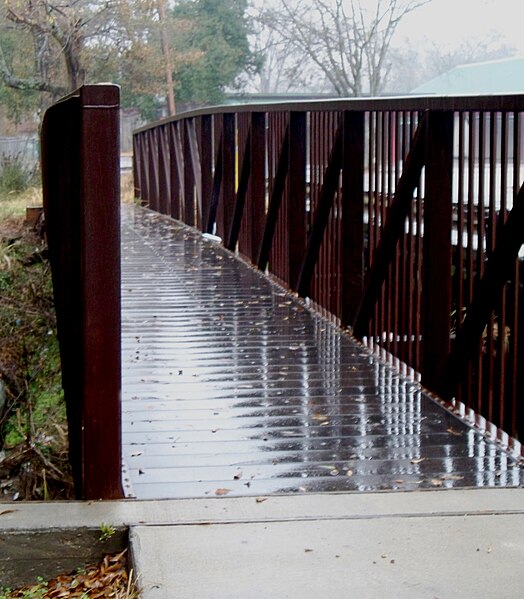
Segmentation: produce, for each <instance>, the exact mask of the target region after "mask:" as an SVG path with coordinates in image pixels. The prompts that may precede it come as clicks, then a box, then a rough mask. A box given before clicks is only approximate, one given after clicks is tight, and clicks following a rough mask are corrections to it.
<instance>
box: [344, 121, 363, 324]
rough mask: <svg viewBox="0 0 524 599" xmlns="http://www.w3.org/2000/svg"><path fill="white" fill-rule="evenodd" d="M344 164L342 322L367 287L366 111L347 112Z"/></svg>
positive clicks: (351, 315) (354, 309)
mask: <svg viewBox="0 0 524 599" xmlns="http://www.w3.org/2000/svg"><path fill="white" fill-rule="evenodd" d="M343 152H344V154H343V164H342V240H341V244H342V267H341V272H342V314H341V321H342V326H345V327H347V326H350V325H351V324H353V321H354V319H355V317H356V315H357V311H358V308H359V305H360V302H361V301H362V294H363V290H364V113H363V112H345V113H344V149H343Z"/></svg>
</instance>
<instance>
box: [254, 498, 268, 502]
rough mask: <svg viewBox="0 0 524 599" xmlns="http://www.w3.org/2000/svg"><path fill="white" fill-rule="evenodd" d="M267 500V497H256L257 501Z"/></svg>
mask: <svg viewBox="0 0 524 599" xmlns="http://www.w3.org/2000/svg"><path fill="white" fill-rule="evenodd" d="M267 500H268V498H267V497H257V498H256V502H257V503H264V501H267Z"/></svg>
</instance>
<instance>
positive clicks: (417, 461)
mask: <svg viewBox="0 0 524 599" xmlns="http://www.w3.org/2000/svg"><path fill="white" fill-rule="evenodd" d="M425 459H426V458H415V459H414V460H411V463H412V464H420V462H423V461H424V460H425Z"/></svg>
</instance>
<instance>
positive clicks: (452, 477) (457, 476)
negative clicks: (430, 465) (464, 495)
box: [440, 474, 464, 480]
mask: <svg viewBox="0 0 524 599" xmlns="http://www.w3.org/2000/svg"><path fill="white" fill-rule="evenodd" d="M440 478H441V479H442V480H463V479H464V477H463V476H460V474H443V475H442V476H441V477H440Z"/></svg>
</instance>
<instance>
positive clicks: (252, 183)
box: [249, 112, 266, 264]
mask: <svg viewBox="0 0 524 599" xmlns="http://www.w3.org/2000/svg"><path fill="white" fill-rule="evenodd" d="M265 177H266V115H265V114H264V113H263V112H253V113H252V115H251V178H250V180H249V202H250V204H251V218H252V222H251V250H250V258H251V262H253V264H256V263H257V260H258V256H259V255H260V248H261V246H262V237H263V236H264V225H265V219H266V206H265V199H266V179H265Z"/></svg>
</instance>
